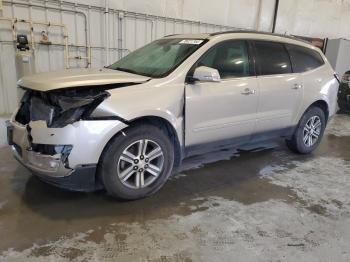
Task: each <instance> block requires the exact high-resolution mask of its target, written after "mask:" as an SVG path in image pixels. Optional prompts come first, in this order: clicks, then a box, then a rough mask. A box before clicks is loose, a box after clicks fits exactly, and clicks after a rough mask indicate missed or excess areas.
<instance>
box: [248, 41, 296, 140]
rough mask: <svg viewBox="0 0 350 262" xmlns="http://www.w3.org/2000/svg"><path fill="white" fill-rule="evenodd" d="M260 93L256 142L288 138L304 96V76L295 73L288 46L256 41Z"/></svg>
mask: <svg viewBox="0 0 350 262" xmlns="http://www.w3.org/2000/svg"><path fill="white" fill-rule="evenodd" d="M254 46H255V48H254V49H255V56H256V68H257V74H258V85H259V90H260V96H259V105H258V116H257V126H256V135H255V137H254V138H255V140H264V139H266V138H270V137H275V136H279V135H283V134H285V133H286V132H287V131H288V130H289V129H290V128H291V125H292V123H293V116H295V114H296V112H297V110H298V108H299V105H300V103H301V99H302V95H303V79H302V76H301V74H298V73H293V71H292V64H291V60H290V56H289V53H288V51H287V48H286V46H285V45H284V44H282V43H278V42H270V41H254Z"/></svg>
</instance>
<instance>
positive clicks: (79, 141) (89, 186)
mask: <svg viewBox="0 0 350 262" xmlns="http://www.w3.org/2000/svg"><path fill="white" fill-rule="evenodd" d="M15 115H16V114H15ZM7 125H8V127H7V130H8V140H9V144H10V145H11V147H12V152H13V155H14V157H15V158H16V159H17V160H18V161H19V162H20V163H21V164H23V165H24V166H25V167H26V168H28V169H29V170H30V171H32V172H33V174H35V175H37V176H39V177H40V178H41V179H42V180H44V181H46V182H48V183H50V184H53V185H55V186H58V187H62V188H66V189H70V190H78V191H93V190H95V189H96V188H97V187H98V183H97V182H98V181H97V180H96V167H97V164H98V162H99V158H100V156H101V154H102V152H103V149H104V147H105V146H106V144H107V143H108V141H109V140H110V139H111V138H112V137H113V136H114V135H115V134H117V133H118V132H119V131H120V130H122V129H124V128H125V127H126V124H124V123H122V122H120V121H118V120H81V121H78V122H75V123H73V124H69V125H67V126H65V127H63V128H49V127H47V123H46V121H43V120H39V121H30V122H29V123H28V124H26V125H22V124H20V123H18V122H16V120H15V117H13V118H12V119H11V121H10V122H9V123H7Z"/></svg>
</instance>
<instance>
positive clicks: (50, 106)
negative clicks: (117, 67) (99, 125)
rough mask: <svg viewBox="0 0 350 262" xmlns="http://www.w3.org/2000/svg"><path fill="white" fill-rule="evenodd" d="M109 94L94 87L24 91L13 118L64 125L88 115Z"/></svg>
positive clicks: (26, 122) (52, 125)
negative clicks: (19, 105)
mask: <svg viewBox="0 0 350 262" xmlns="http://www.w3.org/2000/svg"><path fill="white" fill-rule="evenodd" d="M108 96H109V93H108V92H107V91H105V90H100V89H97V88H90V89H72V90H56V91H51V92H37V91H31V90H29V91H27V92H26V94H25V95H24V96H23V98H22V101H21V107H20V109H19V111H18V113H17V115H16V121H17V122H19V123H21V124H28V123H29V122H30V121H38V120H43V121H46V123H47V126H48V127H53V128H57V127H64V126H66V125H69V124H72V123H74V122H77V121H79V120H80V119H85V118H88V117H89V116H90V115H91V113H92V112H93V111H94V110H95V109H96V107H97V106H98V105H99V104H100V103H102V101H103V100H105V99H106V98H107V97H108Z"/></svg>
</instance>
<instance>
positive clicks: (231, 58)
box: [197, 40, 250, 79]
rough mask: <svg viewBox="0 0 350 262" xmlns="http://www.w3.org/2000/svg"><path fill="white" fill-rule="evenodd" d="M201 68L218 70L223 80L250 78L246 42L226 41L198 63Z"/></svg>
mask: <svg viewBox="0 0 350 262" xmlns="http://www.w3.org/2000/svg"><path fill="white" fill-rule="evenodd" d="M200 66H207V67H211V68H215V69H217V70H218V71H219V73H220V76H221V78H222V79H228V78H235V77H245V76H250V67H249V55H248V48H247V43H246V41H241V40H234V41H226V42H224V43H221V44H218V45H216V46H214V47H213V48H211V49H210V50H209V51H208V52H207V53H205V54H204V55H203V56H202V57H201V58H200V60H199V61H198V62H197V67H200Z"/></svg>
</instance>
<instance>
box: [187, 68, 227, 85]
mask: <svg viewBox="0 0 350 262" xmlns="http://www.w3.org/2000/svg"><path fill="white" fill-rule="evenodd" d="M193 79H195V80H197V81H203V82H220V81H221V78H220V74H219V71H218V70H216V69H214V68H211V67H206V66H200V67H197V68H196V70H195V71H194V73H193Z"/></svg>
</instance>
